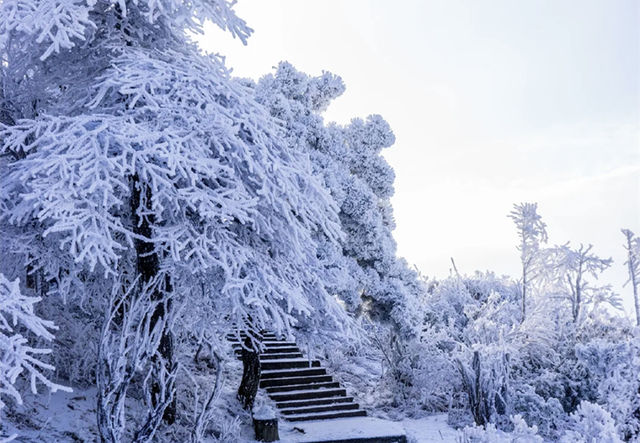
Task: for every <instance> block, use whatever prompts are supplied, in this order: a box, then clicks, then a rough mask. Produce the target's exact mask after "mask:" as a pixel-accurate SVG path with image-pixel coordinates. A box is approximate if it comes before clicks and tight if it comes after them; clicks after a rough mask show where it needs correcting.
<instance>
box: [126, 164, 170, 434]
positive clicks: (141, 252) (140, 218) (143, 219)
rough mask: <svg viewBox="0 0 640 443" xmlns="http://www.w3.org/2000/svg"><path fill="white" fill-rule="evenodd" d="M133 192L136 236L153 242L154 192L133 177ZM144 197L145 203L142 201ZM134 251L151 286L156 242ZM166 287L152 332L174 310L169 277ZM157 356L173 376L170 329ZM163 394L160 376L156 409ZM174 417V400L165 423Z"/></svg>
mask: <svg viewBox="0 0 640 443" xmlns="http://www.w3.org/2000/svg"><path fill="white" fill-rule="evenodd" d="M132 188H133V192H132V196H131V211H132V214H133V232H134V233H135V234H137V235H140V236H142V237H145V238H148V239H150V238H152V236H153V230H152V229H153V228H152V226H153V223H154V222H155V217H154V216H153V214H152V212H151V196H152V195H151V188H150V187H149V186H148V185H146V184H145V183H142V182H141V181H140V179H139V177H138V175H137V174H136V175H134V176H133V183H132ZM143 193H144V194H143ZM143 195H144V199H143V198H142V196H143ZM141 205H144V208H142V207H141ZM135 248H136V267H137V271H138V274H139V275H140V280H141V282H142V283H143V284H144V283H148V282H149V281H151V280H153V279H154V278H156V277H157V275H158V272H159V271H160V257H159V256H158V252H157V251H156V249H155V245H154V244H153V242H150V241H144V240H135ZM164 286H165V287H164V289H165V291H162V290H161V289H160V286H159V285H156V286H155V289H154V292H153V293H152V294H151V299H152V300H154V301H159V302H160V303H159V304H158V307H157V308H156V309H155V311H154V312H153V314H152V316H151V323H150V326H151V328H153V327H154V326H155V324H156V323H157V322H158V321H159V320H161V319H162V318H163V317H164V316H165V315H167V312H166V311H168V310H170V309H171V301H170V300H164V293H165V292H170V291H171V281H170V279H169V277H168V276H167V277H166V280H165V285H164ZM158 352H159V354H160V357H161V358H162V360H164V365H165V369H166V371H167V372H171V371H172V368H173V363H174V362H173V335H172V334H171V331H169V330H167V329H165V330H164V331H163V333H162V338H161V339H160V346H159V348H158ZM153 360H154V361H153V363H154V365H158V364H162V363H161V362H159V361H158V360H159V359H158V358H157V357H155V356H154V358H153ZM158 370H160V369H158ZM160 392H161V387H160V382H159V376H156V377H155V379H154V380H153V381H152V385H151V401H152V402H153V406H156V405H157V404H158V403H159V402H160V398H159V396H160ZM175 417H176V400H175V398H174V399H173V401H172V402H171V403H170V404H169V406H168V407H167V408H166V409H165V411H164V416H163V418H164V421H165V422H166V423H168V424H173V422H174V421H175Z"/></svg>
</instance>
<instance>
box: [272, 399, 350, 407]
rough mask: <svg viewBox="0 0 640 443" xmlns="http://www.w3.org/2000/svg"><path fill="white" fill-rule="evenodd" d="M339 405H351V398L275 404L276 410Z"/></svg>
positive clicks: (292, 401)
mask: <svg viewBox="0 0 640 443" xmlns="http://www.w3.org/2000/svg"><path fill="white" fill-rule="evenodd" d="M341 403H353V397H328V398H314V399H309V400H291V401H281V402H278V403H276V406H277V407H278V409H290V408H302V407H306V406H320V405H337V404H341Z"/></svg>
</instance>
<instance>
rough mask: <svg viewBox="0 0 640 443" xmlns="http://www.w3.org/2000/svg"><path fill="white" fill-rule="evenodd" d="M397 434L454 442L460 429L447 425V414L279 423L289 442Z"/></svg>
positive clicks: (422, 440) (423, 441) (417, 440)
mask: <svg viewBox="0 0 640 443" xmlns="http://www.w3.org/2000/svg"><path fill="white" fill-rule="evenodd" d="M302 431H304V432H302ZM396 435H406V436H407V438H408V441H409V442H412V443H414V442H415V443H427V442H451V443H453V442H455V441H456V435H457V431H456V430H455V429H453V428H451V427H450V426H449V425H447V417H446V415H444V414H438V415H431V416H428V417H425V418H421V419H407V420H403V421H389V420H381V419H378V418H374V417H353V418H341V419H336V420H331V421H327V420H325V421H310V422H294V423H289V422H280V439H281V440H282V441H287V442H288V441H290V442H308V441H322V440H332V439H338V438H346V437H347V436H348V437H359V438H373V437H384V436H396Z"/></svg>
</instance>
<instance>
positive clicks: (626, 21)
mask: <svg viewBox="0 0 640 443" xmlns="http://www.w3.org/2000/svg"><path fill="white" fill-rule="evenodd" d="M236 11H237V12H238V14H239V15H240V17H242V18H244V19H245V20H246V21H247V22H248V24H249V25H250V26H251V27H252V28H253V29H255V34H254V35H253V36H252V37H251V38H250V39H249V43H248V46H243V45H242V44H241V43H240V42H239V41H238V40H233V39H232V38H231V37H230V36H227V35H226V34H224V33H222V32H221V31H219V30H217V29H215V28H214V27H213V25H212V26H208V27H207V28H206V31H205V35H204V36H202V37H201V38H199V41H200V44H201V46H202V47H203V49H205V50H206V51H208V52H218V53H220V54H222V55H225V56H226V57H227V64H228V65H229V66H230V67H232V68H233V69H234V74H235V75H238V76H242V77H251V78H254V79H256V78H258V77H260V76H262V75H264V74H265V73H269V72H272V68H273V67H274V66H275V65H276V64H277V63H278V62H279V61H281V60H287V61H289V62H291V63H293V64H294V65H295V66H296V67H297V68H298V69H300V70H302V71H305V72H307V73H309V74H312V75H317V74H320V73H321V72H322V71H323V70H326V71H331V72H333V73H335V74H338V75H340V76H341V77H342V78H343V80H344V82H345V84H346V86H347V91H346V93H345V94H344V95H343V96H342V97H340V98H339V99H337V100H336V101H335V102H334V103H333V104H332V105H331V106H330V108H329V109H328V110H327V112H326V113H325V118H326V119H327V120H333V121H337V122H340V123H346V122H348V121H349V120H350V119H351V118H353V117H366V116H367V115H369V114H381V115H382V116H383V117H384V118H385V119H386V120H387V121H388V122H389V123H390V124H391V127H392V128H393V130H394V132H395V134H396V144H395V145H394V146H393V147H391V148H389V149H388V150H386V151H385V157H386V158H387V160H388V161H389V163H390V164H391V166H393V168H394V169H395V172H396V177H397V178H396V183H395V188H396V194H395V196H394V198H393V200H392V202H393V206H394V209H395V217H396V222H397V228H396V230H395V232H394V236H395V239H396V241H397V242H398V252H399V255H401V256H404V257H405V258H406V259H407V260H408V261H409V262H410V263H413V264H415V265H416V266H417V267H418V268H419V269H420V270H421V271H422V273H423V274H425V275H427V276H431V277H445V276H447V275H448V274H449V268H450V261H449V258H450V257H454V258H455V260H456V264H457V266H458V268H459V269H460V270H461V271H462V272H465V273H472V272H473V271H475V270H493V271H495V272H497V273H498V274H509V275H513V276H516V275H518V270H519V264H518V252H517V251H516V250H515V243H516V237H515V235H516V234H515V230H514V228H513V226H512V224H511V221H510V220H509V219H507V214H508V212H509V211H510V209H511V207H512V205H513V203H516V202H521V201H533V202H538V203H539V212H540V214H541V215H542V216H543V219H544V220H545V221H546V223H547V225H548V231H549V235H550V242H551V243H558V244H560V243H564V242H566V241H571V242H572V243H575V244H579V243H581V242H582V243H585V244H586V243H593V244H594V250H595V252H596V253H599V254H600V255H602V256H605V257H613V259H614V260H615V263H614V265H613V267H612V270H610V271H608V272H607V273H605V274H604V277H603V280H605V281H606V282H610V283H612V284H614V287H615V288H616V289H617V290H618V291H619V292H621V293H622V294H623V296H624V297H625V302H626V303H625V304H626V306H627V310H628V312H629V313H631V312H632V311H631V307H632V300H631V289H630V287H629V286H627V287H626V288H622V283H624V281H625V279H626V273H625V269H624V267H623V262H624V254H623V249H622V246H621V245H622V243H623V237H622V234H621V233H620V228H622V227H627V228H630V229H632V230H633V231H635V232H636V233H640V33H639V30H640V2H638V1H636V0H629V1H618V0H600V1H588V0H587V1H585V0H579V1H558V0H550V1H541V0H535V1H533V0H531V1H518V2H514V1H510V0H504V1H473V0H470V1H444V0H443V1H425V0H414V1H411V0H402V1H400V0H399V1H388V0H387V1H364V0H348V1H346V0H321V1H315V0H313V1H311V0H286V1H285V0H277V1H276V0H240V1H239V3H238V5H237V6H236Z"/></svg>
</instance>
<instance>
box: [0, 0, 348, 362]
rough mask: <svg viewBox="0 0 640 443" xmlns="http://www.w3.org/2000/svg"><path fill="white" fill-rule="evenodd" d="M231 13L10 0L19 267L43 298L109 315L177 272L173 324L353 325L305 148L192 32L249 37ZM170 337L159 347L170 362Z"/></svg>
mask: <svg viewBox="0 0 640 443" xmlns="http://www.w3.org/2000/svg"><path fill="white" fill-rule="evenodd" d="M232 6H233V2H228V1H226V0H214V1H204V0H196V1H188V2H187V1H183V0H163V1H159V2H156V1H151V0H141V1H137V2H116V1H111V0H97V1H88V2H79V1H74V0H33V1H22V0H7V1H4V2H3V3H2V5H1V6H0V8H1V9H0V16H1V17H2V20H0V51H1V54H2V67H1V72H2V90H1V91H0V92H1V96H0V100H1V102H0V108H1V109H2V113H1V114H2V119H1V121H2V123H1V126H0V155H2V174H0V175H1V176H2V177H1V179H0V180H1V184H0V186H1V187H0V189H1V194H0V209H1V214H0V220H1V222H2V223H1V225H0V229H1V230H2V232H1V233H0V235H2V238H3V247H4V249H3V252H2V254H3V260H2V262H3V267H6V268H7V269H6V271H7V273H8V275H9V276H10V277H14V278H15V276H18V275H20V274H22V275H24V272H25V270H26V271H27V272H28V274H29V275H30V277H31V278H32V277H37V280H38V282H39V284H38V288H39V289H40V290H42V291H43V292H44V293H46V294H49V295H52V294H54V293H56V292H57V293H58V294H60V295H61V296H63V297H64V298H65V299H66V300H71V301H74V300H75V301H78V300H79V301H82V300H86V299H87V298H90V299H92V300H93V299H101V300H103V301H104V303H103V304H102V305H103V312H109V310H110V309H111V308H112V307H111V306H106V305H107V304H108V303H109V300H110V298H111V294H112V293H113V290H114V288H115V289H116V290H120V291H121V292H122V293H124V289H122V288H126V287H129V286H130V285H131V284H132V283H133V282H135V281H137V282H138V284H139V285H145V284H148V283H149V282H150V281H152V280H153V281H156V280H157V278H158V276H163V281H162V284H157V285H154V287H156V286H157V287H158V288H159V289H157V292H156V293H155V295H154V296H153V297H152V298H151V302H152V303H155V304H156V305H157V310H156V311H155V313H154V314H153V316H154V317H155V319H156V320H158V319H160V317H164V316H165V315H167V314H168V312H167V311H168V310H170V309H172V306H175V305H176V304H179V305H181V306H184V312H183V315H181V317H180V324H179V325H178V326H177V327H182V328H183V329H184V330H187V331H189V330H193V329H201V328H215V326H216V325H222V326H221V328H225V327H228V326H229V325H231V324H234V323H235V324H237V325H239V327H241V328H242V327H244V326H243V325H245V324H246V323H247V321H248V319H251V323H252V324H253V326H254V327H256V328H262V327H264V326H267V325H268V326H269V327H271V328H274V329H276V330H278V331H287V330H288V329H289V328H290V327H291V325H292V324H294V323H296V322H297V321H300V320H301V319H303V318H310V316H311V315H312V314H313V315H312V318H313V321H314V322H325V323H327V322H332V321H334V322H335V324H336V325H344V324H345V323H346V317H345V316H344V313H343V310H342V309H341V308H340V307H339V306H338V305H337V304H336V303H335V301H334V300H333V298H331V297H329V295H328V294H327V291H326V290H325V281H327V280H330V278H331V275H330V274H329V273H328V272H327V270H326V268H325V267H324V266H323V265H322V263H321V262H320V260H319V259H318V257H317V256H316V250H317V247H316V243H315V241H314V238H313V235H314V234H312V233H322V236H323V238H325V239H326V242H327V244H329V245H330V244H332V243H334V244H337V241H338V240H339V239H340V237H341V235H342V234H341V229H340V223H339V219H338V217H337V214H336V212H337V208H336V207H335V204H334V203H333V202H332V200H331V198H330V196H329V194H328V193H327V192H326V190H324V188H323V187H322V186H321V184H320V182H319V181H318V180H317V179H316V178H315V177H314V176H312V174H311V166H310V162H309V159H308V155H307V154H306V153H303V152H295V151H292V150H291V149H289V148H288V146H286V143H285V142H284V141H283V139H282V128H281V127H280V126H279V125H278V124H277V123H276V122H275V121H274V119H273V118H272V117H271V116H270V115H269V113H268V112H267V111H266V110H265V109H264V108H263V107H262V106H261V105H260V104H258V103H257V102H256V101H255V100H254V98H253V94H252V91H250V90H249V89H248V88H247V87H246V86H245V85H244V84H243V83H241V82H238V81H236V80H234V79H232V78H231V77H230V74H229V71H228V69H227V68H226V67H225V66H224V63H223V60H222V58H221V57H218V56H204V55H202V54H201V53H200V52H199V50H198V49H197V47H196V46H195V45H194V44H193V43H191V41H190V39H189V37H188V35H189V33H191V32H199V31H200V30H201V26H202V23H203V22H204V21H205V20H211V21H213V22H214V23H216V24H217V25H219V26H220V27H221V28H223V29H226V30H228V31H229V32H231V34H233V35H234V36H237V37H239V38H240V39H242V40H243V41H244V40H246V38H247V37H248V36H249V34H250V33H251V30H250V28H248V27H247V26H246V24H245V23H244V22H243V21H242V20H241V19H239V18H238V17H237V16H236V15H235V14H234V12H233V10H232ZM8 263H10V264H11V265H8ZM95 305H100V303H95ZM96 315H98V316H100V315H101V314H96ZM156 320H153V321H156ZM170 335H171V331H170V330H168V331H165V336H166V340H167V341H166V342H165V344H162V345H158V349H156V356H157V357H158V358H159V360H160V361H163V362H164V364H166V365H168V366H170V365H171V364H172V363H171V361H170V360H171V359H172V355H171V352H170ZM168 366H167V367H168Z"/></svg>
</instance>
